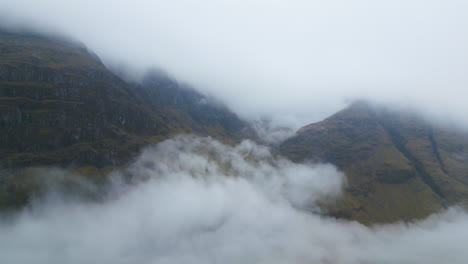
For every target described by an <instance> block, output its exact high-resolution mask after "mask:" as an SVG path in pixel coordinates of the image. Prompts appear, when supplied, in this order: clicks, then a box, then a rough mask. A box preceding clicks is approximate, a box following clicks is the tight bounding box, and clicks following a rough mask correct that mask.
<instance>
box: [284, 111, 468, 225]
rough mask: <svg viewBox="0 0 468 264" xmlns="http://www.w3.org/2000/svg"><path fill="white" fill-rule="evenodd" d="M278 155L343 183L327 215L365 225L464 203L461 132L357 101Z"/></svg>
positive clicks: (467, 149) (466, 168) (465, 148)
mask: <svg viewBox="0 0 468 264" xmlns="http://www.w3.org/2000/svg"><path fill="white" fill-rule="evenodd" d="M280 149H281V153H282V154H284V155H286V156H288V157H289V158H291V159H292V160H294V161H307V160H312V161H325V162H330V163H333V164H335V165H337V166H338V167H339V168H340V169H341V170H343V171H344V172H345V173H346V175H347V177H348V187H347V188H346V191H345V196H344V199H343V200H341V201H339V202H338V203H337V204H336V206H333V207H332V208H329V210H330V212H331V214H334V215H337V216H341V217H347V218H351V219H356V220H359V221H361V222H364V223H375V222H391V221H397V220H411V219H416V218H422V217H425V216H427V215H429V214H431V213H433V212H435V211H437V210H438V209H440V208H442V207H445V206H448V205H453V204H458V203H464V202H466V200H467V198H468V163H467V160H468V155H467V153H468V133H464V132H459V131H451V130H448V129H445V128H440V127H434V126H431V125H430V124H428V123H427V122H425V121H424V120H423V119H422V118H419V117H417V116H415V115H410V114H406V113H402V112H398V111H392V110H389V109H386V108H383V107H374V106H370V105H369V104H367V103H364V102H359V103H355V104H353V105H352V106H350V107H349V108H348V109H345V110H343V111H341V112H339V113H337V114H335V115H333V116H331V117H329V118H327V119H325V120H324V121H321V122H318V123H315V124H311V125H308V126H305V127H303V128H302V129H300V130H299V131H298V132H297V134H296V135H295V136H294V137H292V138H290V139H288V140H287V141H285V142H284V143H283V144H282V145H281V147H280Z"/></svg>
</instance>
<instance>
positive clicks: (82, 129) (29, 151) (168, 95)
mask: <svg viewBox="0 0 468 264" xmlns="http://www.w3.org/2000/svg"><path fill="white" fill-rule="evenodd" d="M0 54H1V56H0V135H1V136H0V164H2V165H3V166H4V167H24V166H31V165H41V166H43V165H70V164H75V165H77V166H82V165H92V166H96V167H104V166H111V165H116V164H122V163H124V162H125V161H126V160H128V158H129V157H131V156H133V155H134V154H135V153H137V152H138V150H139V147H140V146H142V145H144V144H146V143H148V142H159V141H161V140H164V139H167V138H169V137H171V136H173V135H175V134H179V133H198V134H201V135H209V136H213V137H215V138H218V139H221V140H224V141H231V142H232V141H236V140H238V139H239V138H240V137H241V136H242V135H244V134H243V133H244V132H245V131H247V130H248V125H247V124H246V123H245V122H243V121H241V120H240V119H239V118H238V117H237V116H236V115H235V114H233V113H231V112H230V111H228V110H227V109H226V108H225V107H223V106H222V105H216V104H213V103H211V102H210V100H209V99H208V98H206V97H204V96H202V95H201V94H199V93H197V92H195V91H194V90H191V89H190V88H187V87H183V86H182V85H179V84H178V83H177V82H176V81H173V80H171V79H169V78H167V77H165V76H160V75H157V74H149V75H148V76H147V77H146V80H145V81H144V83H143V84H131V83H127V82H125V81H124V80H122V79H121V78H119V77H118V76H116V75H115V74H113V73H112V72H110V71H109V70H108V69H107V68H106V67H105V66H104V65H103V64H102V63H101V61H100V60H99V59H98V58H97V57H96V56H95V55H94V54H93V53H92V52H90V51H88V50H87V49H86V47H84V46H83V45H80V44H76V43H72V42H67V41H64V40H58V39H54V38H49V37H43V36H37V35H31V34H14V33H8V32H1V33H0Z"/></svg>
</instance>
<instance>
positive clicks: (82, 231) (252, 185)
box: [0, 136, 468, 264]
mask: <svg viewBox="0 0 468 264" xmlns="http://www.w3.org/2000/svg"><path fill="white" fill-rule="evenodd" d="M53 173H55V174H57V173H58V170H54V171H53ZM63 173H65V172H63ZM129 176H131V177H130V179H132V182H133V183H131V184H128V183H125V182H128V180H125V181H124V180H122V179H129ZM55 177H57V176H55ZM111 179H112V181H111V183H110V184H109V189H108V191H107V192H106V193H107V195H106V196H107V198H105V199H104V200H106V201H105V202H100V203H85V202H83V201H80V200H75V201H74V200H73V199H64V198H63V197H66V194H62V196H63V197H62V198H60V196H58V195H56V194H55V195H53V196H52V197H49V198H43V199H41V200H37V201H36V203H35V205H34V206H32V207H31V208H30V209H27V210H24V211H23V212H21V213H20V214H19V215H17V216H16V217H15V218H13V219H8V220H5V221H3V222H1V223H0V262H2V263H38V264H41V263H122V264H126V263H171V264H172V263H220V262H223V263H323V264H329V263H356V264H357V263H441V262H449V263H465V262H466V259H467V258H468V256H467V253H466V248H465V245H466V243H467V242H468V231H467V230H468V217H467V215H466V214H465V213H464V212H462V211H458V210H456V209H450V210H448V211H446V212H443V213H441V214H438V215H434V216H431V217H430V218H428V219H426V220H424V221H421V222H417V223H412V224H393V225H383V226H375V227H366V226H363V225H360V224H358V223H356V222H348V221H342V220H336V219H333V218H327V217H323V216H320V210H319V209H318V208H317V207H316V206H315V204H316V202H317V201H319V200H323V199H326V200H329V201H331V200H333V199H334V198H336V197H337V196H339V195H340V193H341V189H342V186H343V184H344V183H345V182H344V175H343V174H342V173H340V172H339V171H337V170H336V168H334V167H333V166H331V165H326V164H315V165H305V164H295V163H292V162H290V161H288V160H285V159H282V158H281V157H275V156H274V155H272V154H271V153H270V151H269V150H268V149H267V148H266V147H263V146H259V145H256V144H254V143H252V142H250V141H244V142H243V143H241V144H239V145H237V146H234V147H231V146H226V145H223V144H221V143H219V142H217V141H214V140H211V139H209V138H198V137H192V136H186V137H179V138H176V139H173V140H168V141H165V142H163V143H160V144H158V145H156V146H153V147H148V148H147V149H146V150H145V151H144V152H143V154H142V155H141V156H140V157H139V158H138V159H136V161H135V162H134V163H133V164H132V165H131V166H130V167H128V168H127V169H126V170H123V171H116V172H114V173H113V176H112V177H111Z"/></svg>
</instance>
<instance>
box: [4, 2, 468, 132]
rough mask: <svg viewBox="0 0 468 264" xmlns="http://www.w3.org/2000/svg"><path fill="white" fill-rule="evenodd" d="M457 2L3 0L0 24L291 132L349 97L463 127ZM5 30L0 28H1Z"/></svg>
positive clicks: (467, 81)
mask: <svg viewBox="0 0 468 264" xmlns="http://www.w3.org/2000/svg"><path fill="white" fill-rule="evenodd" d="M467 13H468V2H467V1H465V0H444V1H442V0H394V1H374V0H331V1H315V0H314V1H308V0H289V1H280V0H248V1H247V0H241V1H238V0H236V1H234V0H202V1H195V0H177V1H160V0H156V1H151V0H134V1H125V0H99V1H95V0H93V1H91V0H67V1H62V0H41V1H36V0H3V1H2V3H1V5H0V14H3V15H2V17H3V18H4V21H6V20H8V21H10V22H11V21H14V22H15V23H16V24H18V23H23V24H29V25H31V24H32V25H34V26H36V27H37V28H41V29H51V30H58V31H61V32H65V33H67V34H70V35H71V36H74V37H76V38H78V39H80V40H82V41H83V42H85V43H86V44H87V45H88V46H89V47H90V48H92V49H93V50H95V51H96V52H97V53H98V54H99V55H100V56H102V57H103V58H104V59H105V61H106V62H108V63H112V62H123V63H127V64H129V65H131V66H132V67H135V68H136V69H145V68H147V67H149V66H152V65H158V66H161V67H163V68H165V69H166V70H167V71H168V72H169V73H171V74H173V75H175V76H177V77H178V78H180V79H182V80H186V81H188V82H190V83H192V84H194V85H195V86H196V87H197V88H198V89H200V90H201V91H203V92H206V93H210V94H212V95H214V96H216V97H218V98H220V99H221V100H222V101H224V102H226V103H227V104H228V105H229V106H230V107H231V108H233V109H234V110H235V111H236V112H238V113H241V114H242V115H243V116H245V117H248V118H252V119H255V118H257V117H258V116H263V115H269V116H273V118H274V119H275V120H277V121H284V122H283V124H287V125H289V126H294V127H295V128H296V127H298V126H300V125H304V124H305V123H307V122H311V121H317V120H319V119H321V118H324V117H326V116H327V115H328V114H331V113H333V112H334V111H336V110H338V109H339V108H341V107H342V106H343V105H344V102H346V100H348V99H353V98H356V97H366V98H371V99H374V100H380V101H384V102H391V103H398V104H410V105H413V106H415V107H416V108H418V109H423V110H424V111H425V112H426V113H427V114H430V115H435V116H437V117H439V118H441V117H442V118H444V119H447V118H452V119H454V120H456V121H458V122H463V123H464V124H468V118H467V116H466V115H465V113H466V112H467V111H468V106H467V105H468V104H466V100H465V98H466V97H467V96H468V87H467V85H468V74H466V73H467V72H468V49H467V48H466V47H468V34H467V31H466V28H468V16H466V14H467ZM5 23H6V22H5Z"/></svg>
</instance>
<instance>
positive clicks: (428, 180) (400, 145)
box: [380, 121, 445, 199]
mask: <svg viewBox="0 0 468 264" xmlns="http://www.w3.org/2000/svg"><path fill="white" fill-rule="evenodd" d="M380 123H381V124H382V126H383V127H384V128H385V130H386V131H387V133H388V134H389V135H390V138H391V140H392V142H393V144H394V145H395V147H396V148H397V149H398V151H400V152H401V153H402V154H403V155H404V156H405V157H406V158H407V159H408V160H409V161H410V162H411V164H412V165H413V167H414V169H415V170H416V171H417V172H418V174H419V175H421V178H422V180H423V182H424V183H425V184H426V185H427V186H429V188H431V190H432V191H433V192H434V193H436V194H437V195H438V196H440V197H441V198H442V199H445V195H444V193H443V192H442V191H441V190H440V188H439V186H437V184H436V183H435V181H434V179H433V178H432V176H431V175H430V174H429V173H428V172H427V170H426V168H425V167H424V165H423V163H422V162H421V161H420V160H419V159H417V158H416V157H415V156H414V155H413V154H412V153H411V152H410V151H409V150H408V149H407V148H406V147H405V145H406V144H405V139H404V138H403V136H401V135H400V134H399V133H398V132H397V131H396V129H394V128H393V127H392V126H391V124H389V123H388V121H381V122H380Z"/></svg>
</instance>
